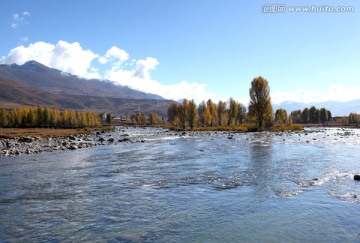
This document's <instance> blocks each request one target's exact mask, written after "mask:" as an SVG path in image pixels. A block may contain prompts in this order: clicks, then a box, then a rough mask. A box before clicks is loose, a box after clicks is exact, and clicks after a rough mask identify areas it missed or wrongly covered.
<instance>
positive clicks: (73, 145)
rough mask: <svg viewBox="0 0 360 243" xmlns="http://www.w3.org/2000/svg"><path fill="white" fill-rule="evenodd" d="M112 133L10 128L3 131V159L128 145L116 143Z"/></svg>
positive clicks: (0, 144)
mask: <svg viewBox="0 0 360 243" xmlns="http://www.w3.org/2000/svg"><path fill="white" fill-rule="evenodd" d="M110 131H112V129H109V128H104V129H100V130H98V131H95V130H93V129H52V128H50V129H48V128H44V129H41V128H30V129H21V128H6V129H4V128H3V129H1V131H0V137H1V139H0V157H4V156H15V155H21V154H38V153H42V152H52V151H56V150H75V149H81V148H89V147H95V146H98V145H106V144H112V143H115V142H127V141H130V140H129V139H127V140H126V139H125V140H121V141H120V140H119V141H115V139H114V138H112V135H111V134H110Z"/></svg>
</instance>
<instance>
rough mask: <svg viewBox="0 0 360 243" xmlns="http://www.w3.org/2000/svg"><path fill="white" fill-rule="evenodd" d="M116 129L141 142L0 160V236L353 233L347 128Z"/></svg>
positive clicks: (322, 236)
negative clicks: (274, 130)
mask: <svg viewBox="0 0 360 243" xmlns="http://www.w3.org/2000/svg"><path fill="white" fill-rule="evenodd" d="M123 129H124V128H121V129H120V130H119V131H117V132H115V133H114V134H113V137H116V136H121V133H122V131H123ZM126 133H128V134H129V135H130V138H132V139H134V140H135V139H139V140H140V139H144V140H146V142H145V143H122V144H119V145H111V146H103V147H96V148H93V149H82V150H76V151H67V152H60V151H59V152H53V153H43V154H39V155H22V156H18V157H12V158H0V166H1V170H0V212H1V213H0V222H1V224H0V241H76V242H78V241H110V242H119V241H120V242H189V241H190V242H193V241H195V242H196V241H199V242H203V241H211V242H244V241H245V242H248V241H251V242H253V241H267V242H279V241H291V242H309V241H311V242H313V241H315V242H318V241H321V242H324V241H332V242H333V241H356V240H358V234H360V228H359V223H358V222H359V220H360V213H359V209H360V208H359V200H360V199H359V197H360V186H359V184H358V183H357V182H355V181H353V179H352V176H353V174H355V173H360V170H359V167H358V152H357V151H359V145H360V142H359V140H360V136H359V135H360V132H359V131H358V130H336V129H329V130H309V131H306V132H302V133H279V134H274V133H265V132H264V133H252V134H234V136H233V137H234V139H228V134H226V133H218V134H214V133H213V134H212V135H211V136H207V135H203V134H197V135H194V136H181V137H179V136H173V135H168V133H166V132H164V131H163V130H161V129H127V130H126Z"/></svg>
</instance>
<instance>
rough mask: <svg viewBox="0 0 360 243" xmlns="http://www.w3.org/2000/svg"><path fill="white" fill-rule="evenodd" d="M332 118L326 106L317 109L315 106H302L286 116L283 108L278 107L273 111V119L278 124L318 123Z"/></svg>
mask: <svg viewBox="0 0 360 243" xmlns="http://www.w3.org/2000/svg"><path fill="white" fill-rule="evenodd" d="M331 118H332V114H331V111H329V110H327V109H326V108H321V109H317V108H316V107H315V106H312V107H310V108H304V109H303V110H295V111H292V112H291V113H290V115H289V116H287V112H286V110H284V109H281V108H280V109H278V110H276V112H275V120H276V121H277V122H278V123H279V124H284V123H290V124H291V123H297V124H308V123H313V124H318V123H323V124H325V123H326V122H328V121H330V120H331Z"/></svg>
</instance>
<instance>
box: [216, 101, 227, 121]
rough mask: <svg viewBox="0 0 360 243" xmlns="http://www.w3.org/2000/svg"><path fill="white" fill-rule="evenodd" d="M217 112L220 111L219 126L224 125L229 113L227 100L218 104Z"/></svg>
mask: <svg viewBox="0 0 360 243" xmlns="http://www.w3.org/2000/svg"><path fill="white" fill-rule="evenodd" d="M217 113H218V122H219V126H222V125H224V123H226V121H227V115H226V102H225V101H221V100H220V101H219V103H218V105H217Z"/></svg>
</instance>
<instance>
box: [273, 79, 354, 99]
mask: <svg viewBox="0 0 360 243" xmlns="http://www.w3.org/2000/svg"><path fill="white" fill-rule="evenodd" d="M354 83H358V82H354ZM271 99H272V102H273V103H274V104H280V103H281V102H284V101H293V102H303V103H312V102H325V101H330V100H332V101H340V102H346V101H350V100H356V99H360V88H359V87H345V86H343V85H341V84H330V85H329V86H328V87H327V88H326V89H325V90H323V91H321V92H320V91H314V90H308V89H300V90H297V91H295V92H288V91H275V92H274V93H272V94H271Z"/></svg>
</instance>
